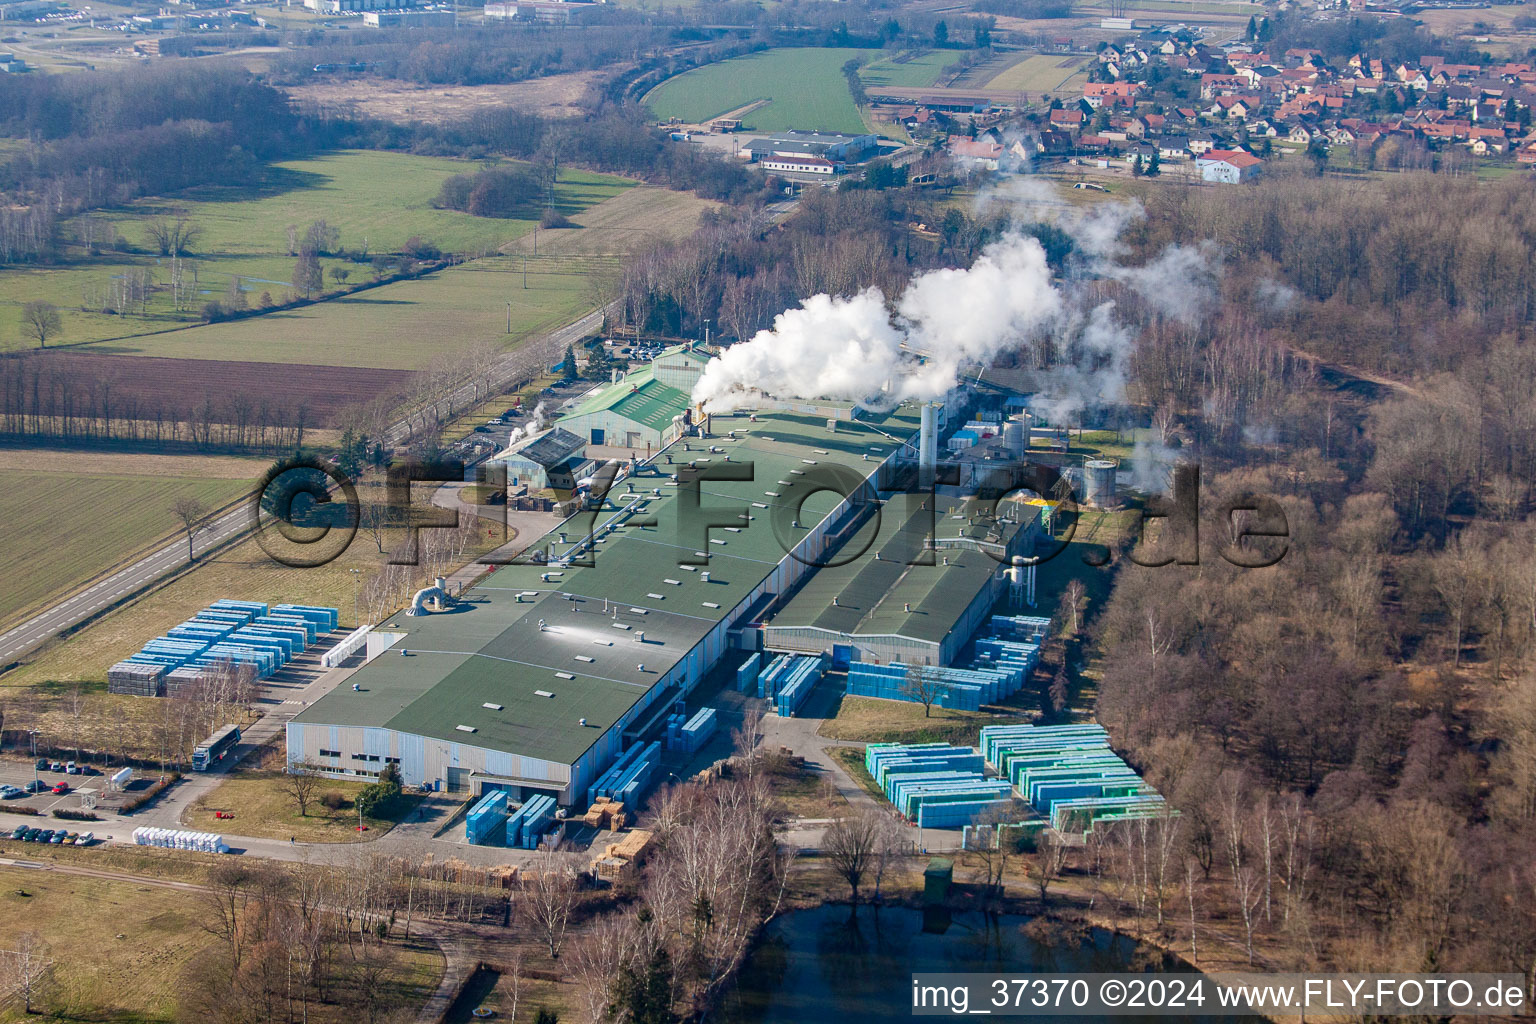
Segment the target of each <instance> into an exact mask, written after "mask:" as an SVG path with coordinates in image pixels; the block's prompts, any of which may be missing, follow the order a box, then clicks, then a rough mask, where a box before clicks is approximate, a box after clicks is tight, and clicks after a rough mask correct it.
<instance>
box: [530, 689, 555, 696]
mask: <svg viewBox="0 0 1536 1024" xmlns="http://www.w3.org/2000/svg"><path fill="white" fill-rule="evenodd" d="M533 695H534V696H535V697H553V696H554V694H552V693H550V692H549V691H548V690H534V691H533Z"/></svg>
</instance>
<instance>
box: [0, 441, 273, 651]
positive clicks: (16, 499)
mask: <svg viewBox="0 0 1536 1024" xmlns="http://www.w3.org/2000/svg"><path fill="white" fill-rule="evenodd" d="M65 458H66V457H65V456H61V457H60V461H61V462H62V461H64V459H65ZM193 472H195V467H193V466H191V465H189V467H188V475H186V476H166V475H159V474H156V475H148V474H146V475H142V476H140V475H126V474H124V475H119V474H88V473H77V472H64V471H60V472H43V471H35V470H13V469H0V522H3V523H4V524H5V529H6V536H7V539H6V551H7V555H6V561H7V563H8V564H9V565H11V566H13V567H15V566H26V567H27V569H26V571H25V572H12V573H11V578H10V580H9V581H8V582H7V583H6V585H5V586H4V587H3V588H0V621H6V620H8V619H10V618H12V617H13V616H15V615H17V614H18V613H21V612H23V611H24V610H26V609H29V608H32V607H34V606H35V605H36V604H37V603H38V602H40V601H42V600H43V599H45V598H48V597H51V596H54V595H56V594H60V593H62V592H64V591H66V590H68V589H70V588H73V587H75V586H77V585H79V584H81V583H83V582H85V581H86V580H88V579H90V578H91V577H92V576H95V575H96V574H97V573H100V572H102V571H103V570H106V569H108V568H110V567H112V566H113V565H116V564H117V563H118V562H120V561H122V560H124V559H126V558H127V557H129V556H130V555H132V554H134V553H135V552H137V551H139V550H141V549H143V548H144V547H146V546H148V545H149V544H151V543H152V542H154V541H156V540H158V539H159V538H161V537H166V536H169V535H170V534H172V533H174V532H175V531H176V530H177V529H178V524H177V521H176V518H175V517H174V516H172V515H171V504H172V502H174V501H175V500H176V499H177V498H180V497H183V496H191V497H195V498H198V499H199V500H201V501H202V502H204V503H205V504H207V505H208V506H210V507H213V506H216V505H222V504H224V503H226V502H229V501H232V500H234V499H235V498H237V497H239V496H240V495H241V494H242V493H243V492H245V491H247V490H249V489H250V487H251V483H252V480H251V479H245V480H238V479H217V478H213V479H209V478H204V477H199V476H194V475H192V473H193ZM258 472H259V470H258ZM253 477H254V474H253Z"/></svg>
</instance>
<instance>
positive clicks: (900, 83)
mask: <svg viewBox="0 0 1536 1024" xmlns="http://www.w3.org/2000/svg"><path fill="white" fill-rule="evenodd" d="M959 56H960V55H959V54H957V53H956V52H955V51H954V50H930V51H929V52H927V53H921V54H918V53H912V52H911V51H907V52H904V53H898V54H896V55H894V56H891V57H881V58H880V59H879V60H877V61H872V62H871V63H869V64H866V65H865V66H864V67H862V68H860V69H859V78H860V79H861V80H863V82H864V86H865V88H866V89H867V88H869V87H872V86H893V87H897V88H906V89H925V88H927V87H928V86H930V85H933V84H934V83H935V82H937V81H938V80H939V75H940V74H941V73H942V72H943V71H944V69H945V68H946V67H948V66H949V65H951V64H953V63H955V62H956V61H957V60H958V59H959Z"/></svg>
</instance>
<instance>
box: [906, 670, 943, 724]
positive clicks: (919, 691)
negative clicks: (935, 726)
mask: <svg viewBox="0 0 1536 1024" xmlns="http://www.w3.org/2000/svg"><path fill="white" fill-rule="evenodd" d="M901 692H902V694H903V695H905V696H906V697H907V699H908V700H912V701H915V702H917V703H918V704H921V705H922V706H923V717H924V718H927V717H928V716H929V715H931V714H933V706H934V705H935V704H937V703H938V702H939V698H940V697H941V696H943V695H944V684H943V683H942V682H941V681H940V680H939V678H938V677H937V676H935V675H930V674H929V673H927V672H924V671H923V666H921V665H909V666H908V667H907V675H906V678H905V679H903V680H902V683H901Z"/></svg>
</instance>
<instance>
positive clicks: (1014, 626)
mask: <svg viewBox="0 0 1536 1024" xmlns="http://www.w3.org/2000/svg"><path fill="white" fill-rule="evenodd" d="M1050 631H1051V620H1050V619H1048V618H1041V617H1040V616H1038V615H994V616H992V619H991V621H989V622H988V623H987V632H988V633H989V634H990V635H992V636H1000V637H1004V638H1007V639H1012V640H1034V641H1037V642H1041V643H1043V642H1044V641H1045V638H1046V636H1047V635H1049V633H1050Z"/></svg>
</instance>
